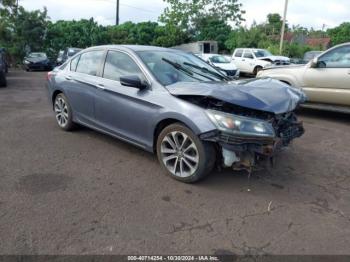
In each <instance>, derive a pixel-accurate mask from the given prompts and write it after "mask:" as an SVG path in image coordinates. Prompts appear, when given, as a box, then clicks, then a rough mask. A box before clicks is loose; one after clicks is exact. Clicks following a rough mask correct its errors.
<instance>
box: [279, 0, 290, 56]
mask: <svg viewBox="0 0 350 262" xmlns="http://www.w3.org/2000/svg"><path fill="white" fill-rule="evenodd" d="M287 9H288V0H285V3H284V14H283V22H282V30H281V41H280V55H282V51H283V40H284V31H285V28H286V18H287Z"/></svg>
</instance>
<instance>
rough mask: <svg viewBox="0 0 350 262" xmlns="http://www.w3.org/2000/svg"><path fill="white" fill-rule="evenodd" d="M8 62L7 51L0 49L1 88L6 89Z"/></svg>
mask: <svg viewBox="0 0 350 262" xmlns="http://www.w3.org/2000/svg"><path fill="white" fill-rule="evenodd" d="M7 70H8V69H7V62H6V55H5V50H4V49H0V87H5V86H6V85H7V81H6V73H7Z"/></svg>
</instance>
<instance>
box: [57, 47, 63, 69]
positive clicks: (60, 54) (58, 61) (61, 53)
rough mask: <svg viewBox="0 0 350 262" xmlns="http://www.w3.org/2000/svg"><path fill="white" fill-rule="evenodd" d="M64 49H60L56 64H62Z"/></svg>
mask: <svg viewBox="0 0 350 262" xmlns="http://www.w3.org/2000/svg"><path fill="white" fill-rule="evenodd" d="M63 54H64V50H60V51H59V52H58V55H57V59H56V66H59V65H62V64H63V63H62V61H63Z"/></svg>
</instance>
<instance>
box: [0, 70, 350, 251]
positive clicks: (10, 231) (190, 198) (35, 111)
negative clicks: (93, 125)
mask: <svg viewBox="0 0 350 262" xmlns="http://www.w3.org/2000/svg"><path fill="white" fill-rule="evenodd" d="M44 81H45V73H43V72H37V73H26V72H19V71H17V72H10V73H9V75H8V88H3V89H0V253H1V254H204V253H205V254H212V253H216V254H218V253H227V254H232V253H235V254H243V253H244V254H350V249H349V247H350V150H349V148H350V117H349V116H348V115H341V114H333V113H325V112H318V111H302V112H300V117H301V118H302V119H303V120H304V122H305V127H306V134H305V135H304V136H303V137H302V138H301V139H298V140H296V141H295V143H294V144H293V146H292V147H291V148H290V149H288V150H286V151H284V152H282V154H280V156H279V157H278V159H277V161H276V166H275V167H274V168H273V169H271V170H264V171H261V172H257V173H255V174H253V175H252V177H251V178H250V179H248V178H247V176H246V174H244V173H233V172H231V171H225V172H221V173H220V172H214V173H213V174H211V175H210V176H209V177H208V179H206V180H205V181H203V182H201V183H198V184H195V185H187V184H182V183H179V182H176V181H174V180H172V179H170V178H169V177H167V176H165V175H164V174H163V172H162V171H161V169H160V167H159V165H158V163H157V159H156V157H155V156H153V155H151V154H149V153H146V152H144V151H142V150H140V149H137V148H135V147H133V146H131V145H129V144H126V143H123V142H121V141H118V140H116V139H113V138H110V137H108V136H105V135H102V134H99V133H96V132H94V131H91V130H89V129H86V128H81V129H79V130H77V131H75V132H72V133H65V132H63V131H61V130H59V128H58V127H57V126H56V123H55V119H54V116H53V113H52V111H51V108H50V105H49V103H48V100H47V94H46V90H45V87H44Z"/></svg>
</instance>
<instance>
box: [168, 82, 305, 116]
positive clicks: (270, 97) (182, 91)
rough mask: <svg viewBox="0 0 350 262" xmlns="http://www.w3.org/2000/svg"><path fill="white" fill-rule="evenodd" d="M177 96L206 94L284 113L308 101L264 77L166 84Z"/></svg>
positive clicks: (271, 111)
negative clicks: (226, 81) (230, 80)
mask: <svg viewBox="0 0 350 262" xmlns="http://www.w3.org/2000/svg"><path fill="white" fill-rule="evenodd" d="M166 88H167V89H168V91H169V92H170V93H171V94H172V95H174V96H205V97H212V98H216V99H219V100H222V101H224V102H227V103H231V104H234V105H238V106H242V107H246V108H251V109H255V110H261V111H266V112H270V113H274V114H282V113H286V112H290V111H293V110H294V109H295V108H296V107H297V106H298V105H299V104H300V103H303V102H305V101H306V95H305V94H304V93H303V92H302V91H301V90H298V89H295V88H292V87H290V86H288V85H286V84H284V83H282V82H280V81H278V80H274V79H271V78H260V79H253V80H243V81H236V82H230V83H218V82H208V83H197V82H178V83H175V84H172V85H169V86H167V87H166Z"/></svg>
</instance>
